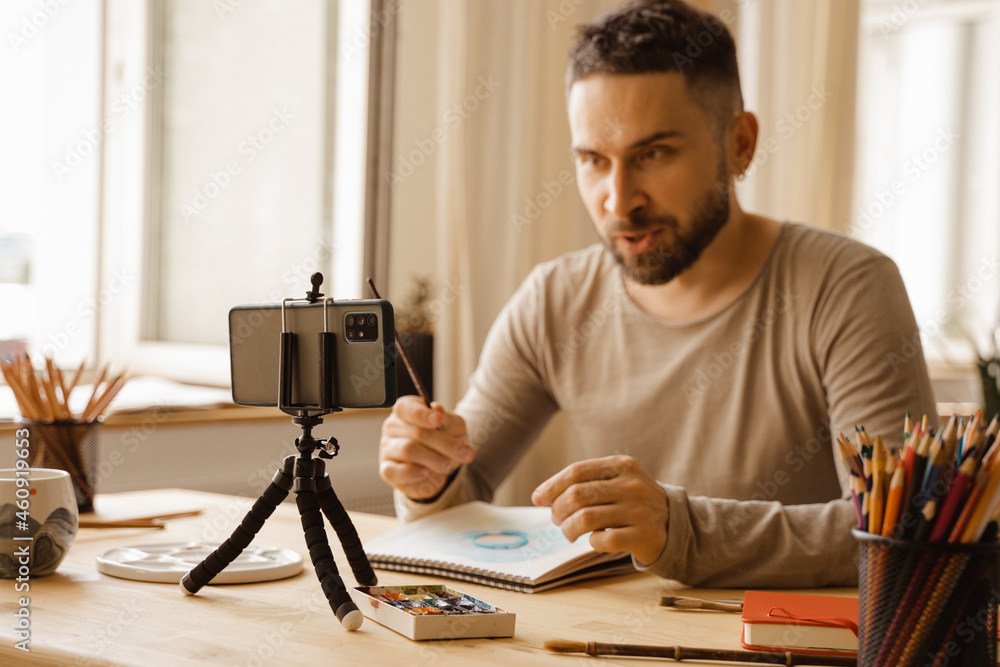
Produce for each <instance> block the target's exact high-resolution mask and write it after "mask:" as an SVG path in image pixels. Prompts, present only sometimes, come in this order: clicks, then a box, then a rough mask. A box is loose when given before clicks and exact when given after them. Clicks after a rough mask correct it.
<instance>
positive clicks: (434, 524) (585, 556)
mask: <svg viewBox="0 0 1000 667" xmlns="http://www.w3.org/2000/svg"><path fill="white" fill-rule="evenodd" d="M588 538H589V534H588V535H583V536H581V537H580V538H579V539H577V540H576V541H575V542H569V541H568V540H567V539H566V538H565V537H564V536H563V534H562V531H561V530H560V529H559V527H558V526H556V525H555V524H554V523H552V516H551V511H550V510H549V508H547V507H501V506H498V505H491V504H489V503H484V502H481V501H473V502H469V503H465V504H463V505H457V506H455V507H451V508H448V509H446V510H442V511H440V512H437V513H435V514H431V515H429V516H426V517H423V518H421V519H417V520H415V521H412V522H410V523H407V524H404V525H402V526H400V527H399V528H396V529H394V530H392V531H390V532H388V533H385V534H384V535H381V536H379V537H377V538H375V539H373V540H370V541H368V543H367V544H366V545H365V552H366V553H367V554H368V558H369V560H370V561H371V563H372V566H373V567H376V568H379V569H383V570H397V571H401V572H414V573H418V574H428V575H432V576H438V577H447V578H451V579H460V580H462V581H471V582H473V583H477V584H485V585H487V586H494V587H496V588H505V589H508V590H513V591H520V592H522V593H534V592H537V591H543V590H546V589H549V588H555V587H556V586H561V585H563V584H568V583H570V582H573V581H580V580H582V579H590V578H594V577H605V576H612V575H618V574H627V573H630V572H635V568H634V567H633V566H632V558H631V557H630V556H629V555H628V554H622V553H616V554H607V553H599V552H597V551H594V549H593V548H592V547H591V546H590V540H589V539H588Z"/></svg>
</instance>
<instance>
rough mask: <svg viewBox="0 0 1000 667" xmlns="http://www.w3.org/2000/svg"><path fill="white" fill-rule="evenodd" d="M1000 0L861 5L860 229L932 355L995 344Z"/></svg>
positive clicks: (953, 356) (961, 357) (878, 0)
mask: <svg viewBox="0 0 1000 667" xmlns="http://www.w3.org/2000/svg"><path fill="white" fill-rule="evenodd" d="M998 13H1000V2H997V0H919V1H918V0H912V1H910V2H904V3H900V2H888V1H885V0H865V1H864V2H863V3H862V27H861V39H860V44H861V52H860V61H859V63H860V72H859V74H860V77H859V85H860V96H859V100H860V101H859V125H858V128H859V135H858V160H859V169H858V174H857V176H858V180H857V184H858V187H857V193H858V197H859V198H858V200H857V205H856V214H855V218H854V226H855V232H856V234H857V235H858V236H859V238H861V239H862V240H864V241H866V242H867V243H869V244H871V245H873V246H875V247H877V248H879V249H881V250H882V251H883V252H885V253H886V254H888V255H890V256H891V257H893V259H894V260H895V261H896V264H897V265H898V266H899V268H900V272H901V273H902V275H903V279H904V281H905V282H906V287H907V291H908V292H909V295H910V301H911V303H912V304H913V309H914V314H915V316H916V318H917V323H918V325H919V326H920V328H921V333H922V339H923V342H924V351H925V354H927V356H928V358H929V359H931V360H939V361H950V362H961V363H969V362H971V361H972V360H973V359H974V354H973V351H974V347H973V345H970V341H974V342H975V347H976V348H978V350H979V351H980V352H981V353H983V354H986V353H989V352H993V350H994V349H995V348H994V345H995V344H996V343H995V341H994V332H995V330H996V329H997V326H998V324H1000V321H998V315H1000V313H998V299H1000V293H998V285H1000V266H998V264H997V261H998V250H1000V224H998V222H1000V194H998V191H997V188H996V184H997V183H998V182H1000V124H998V123H997V120H996V119H997V118H998V117H1000V55H998V44H1000V39H998V38H1000V27H998V26H1000V22H998Z"/></svg>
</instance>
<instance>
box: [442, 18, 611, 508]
mask: <svg viewBox="0 0 1000 667" xmlns="http://www.w3.org/2000/svg"><path fill="white" fill-rule="evenodd" d="M614 4H616V3H615V2H613V1H610V0H604V1H599V0H586V1H585V2H582V3H578V2H565V1H557V0H546V1H545V2H539V1H538V0H511V1H508V2H468V1H467V0H441V2H440V5H439V6H440V10H441V11H440V15H439V26H440V30H439V40H440V46H439V50H438V69H439V77H440V81H441V85H440V87H439V90H438V107H439V111H440V112H441V113H442V114H443V113H446V112H447V109H449V108H453V105H454V104H455V100H461V99H466V100H469V98H470V96H472V97H475V98H476V102H474V103H472V104H466V111H467V115H468V118H467V119H465V120H464V122H463V123H462V124H461V125H460V126H459V127H458V128H457V131H456V132H455V133H454V135H453V136H452V137H451V138H450V139H449V140H448V142H446V144H444V148H445V150H443V151H442V152H441V153H440V154H439V156H438V161H437V163H436V169H437V178H436V188H437V190H436V215H435V219H436V227H435V233H436V237H437V243H438V248H440V249H445V252H444V253H443V255H442V256H441V258H440V261H439V269H438V270H439V276H438V279H439V281H441V280H450V281H451V284H452V285H455V286H457V289H456V290H455V291H457V292H460V297H459V299H458V300H457V302H456V303H455V304H454V306H453V307H449V308H446V309H443V310H442V311H441V314H440V316H439V318H438V321H437V323H436V326H435V359H436V363H435V394H436V397H437V399H438V400H440V401H441V402H442V403H444V404H445V405H448V406H449V407H451V406H454V405H455V403H456V402H457V401H458V399H460V398H461V396H462V395H463V393H464V392H465V389H466V387H467V386H468V379H469V376H470V375H471V374H472V371H473V370H474V369H475V367H476V363H477V361H478V355H479V351H480V350H481V348H482V344H483V341H484V339H485V337H486V334H487V332H488V331H489V327H490V325H491V324H492V323H493V320H494V319H495V317H496V315H497V314H498V313H499V312H500V309H501V308H502V307H503V305H504V304H505V303H506V301H507V299H508V298H509V297H510V296H511V295H512V294H513V293H514V291H515V290H516V289H517V286H518V285H519V284H520V283H521V281H522V280H523V279H524V277H525V276H526V275H527V274H528V272H529V271H530V270H531V268H532V267H534V266H535V265H536V264H538V263H539V262H542V261H545V260H548V259H552V258H554V257H557V256H558V255H560V254H562V253H564V252H567V251H569V250H574V249H577V248H581V247H584V246H586V245H588V244H590V243H593V242H594V241H595V240H596V235H595V234H594V232H593V228H592V226H591V223H590V221H589V218H588V217H587V214H586V211H585V210H584V209H583V206H582V204H581V203H580V200H579V196H578V194H577V191H576V184H575V177H574V172H573V164H572V161H571V159H570V153H569V146H570V137H569V127H568V123H567V121H566V107H565V95H564V76H565V70H566V55H567V52H568V50H569V47H570V45H571V43H572V41H573V39H574V37H575V28H576V26H577V25H579V24H581V23H585V22H587V21H589V20H591V19H592V18H593V17H594V16H597V15H598V14H600V13H601V12H602V11H605V10H606V9H608V8H609V7H611V6H613V5H614ZM480 98H481V99H480ZM472 106H474V107H475V108H474V109H472V110H471V111H469V110H468V109H469V107H472ZM567 437H568V436H567V433H566V429H565V424H564V422H563V421H562V420H561V419H557V420H556V421H555V422H554V424H553V425H552V426H551V427H550V428H549V429H547V431H546V432H545V433H544V434H543V436H542V439H541V441H540V443H539V446H538V447H536V448H535V449H534V450H533V452H532V453H531V454H530V455H529V456H528V457H526V459H525V460H523V461H522V462H521V464H520V465H519V467H518V469H517V470H515V472H514V474H513V475H511V477H510V479H509V480H508V482H507V483H506V484H505V485H504V486H503V487H502V488H501V489H500V490H499V491H498V494H497V501H498V502H507V503H518V504H526V503H528V502H529V497H530V493H531V491H532V490H533V489H534V487H535V486H536V485H537V484H538V483H539V482H541V481H542V480H544V479H545V477H547V476H548V475H549V474H551V473H553V472H555V471H556V470H558V468H559V465H558V462H559V461H560V460H562V459H563V457H564V453H563V452H564V451H565V449H566V447H567Z"/></svg>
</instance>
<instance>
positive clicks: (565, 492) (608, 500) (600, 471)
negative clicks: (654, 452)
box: [531, 456, 668, 565]
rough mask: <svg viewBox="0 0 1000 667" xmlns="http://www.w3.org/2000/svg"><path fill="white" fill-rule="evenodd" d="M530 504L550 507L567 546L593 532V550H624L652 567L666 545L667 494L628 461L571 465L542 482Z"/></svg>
mask: <svg viewBox="0 0 1000 667" xmlns="http://www.w3.org/2000/svg"><path fill="white" fill-rule="evenodd" d="M531 501H532V502H533V503H534V504H535V505H541V506H551V507H552V520H553V521H554V522H555V524H556V525H557V526H560V527H561V528H562V532H563V535H565V536H566V539H568V540H570V541H571V542H572V541H574V540H576V539H577V538H578V537H580V536H581V535H583V534H585V533H591V535H590V544H591V546H593V547H594V549H596V550H597V551H601V552H609V553H615V552H619V551H627V552H629V553H630V554H632V556H633V557H634V558H635V559H636V560H637V561H639V562H640V563H642V564H643V565H651V564H652V563H653V562H655V561H656V559H657V558H659V556H660V554H661V553H662V552H663V548H664V547H665V546H666V544H667V519H668V511H667V494H666V492H665V491H664V490H663V488H662V487H661V486H660V485H659V484H657V483H656V480H654V479H653V478H652V477H651V476H650V475H649V473H647V472H646V471H645V470H643V469H642V467H641V466H639V464H638V463H637V462H636V460H635V459H633V458H632V457H631V456H606V457H603V458H599V459H588V460H586V461H578V462H576V463H573V464H571V465H569V466H567V467H566V468H563V469H562V470H561V471H559V472H558V473H556V474H555V475H553V476H552V477H550V478H549V479H547V480H545V481H544V482H542V483H541V484H540V485H539V486H538V488H537V489H535V491H534V493H532V494H531ZM591 531H593V532H591Z"/></svg>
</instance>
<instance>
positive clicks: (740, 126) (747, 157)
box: [726, 111, 760, 176]
mask: <svg viewBox="0 0 1000 667" xmlns="http://www.w3.org/2000/svg"><path fill="white" fill-rule="evenodd" d="M759 131H760V126H759V125H758V123H757V117H756V116H755V115H753V114H752V113H750V112H749V111H741V112H739V113H738V114H736V116H734V117H733V119H732V120H731V121H730V122H729V130H728V132H727V133H726V134H727V137H726V150H727V151H728V155H727V156H726V157H727V158H728V163H729V169H730V172H731V175H732V176H740V175H742V174H743V172H745V171H746V170H747V168H748V167H750V163H751V162H753V156H754V152H755V151H756V150H757V133H758V132H759Z"/></svg>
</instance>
